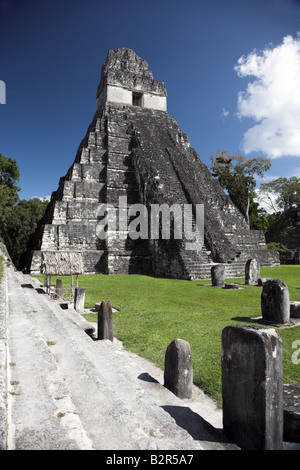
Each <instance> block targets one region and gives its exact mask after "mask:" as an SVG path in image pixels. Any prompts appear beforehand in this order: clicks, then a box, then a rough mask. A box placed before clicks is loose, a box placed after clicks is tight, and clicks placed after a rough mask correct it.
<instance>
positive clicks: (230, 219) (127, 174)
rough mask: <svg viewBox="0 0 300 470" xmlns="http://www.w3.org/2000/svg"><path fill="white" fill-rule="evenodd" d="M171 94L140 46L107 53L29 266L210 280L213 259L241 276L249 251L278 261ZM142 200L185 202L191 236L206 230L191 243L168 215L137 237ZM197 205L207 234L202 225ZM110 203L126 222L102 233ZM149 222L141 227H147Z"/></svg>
mask: <svg viewBox="0 0 300 470" xmlns="http://www.w3.org/2000/svg"><path fill="white" fill-rule="evenodd" d="M166 97H167V91H166V87H165V85H164V83H163V82H159V81H156V80H154V79H153V75H152V72H151V71H150V70H149V68H148V64H147V62H146V61H145V60H144V59H141V58H140V57H138V56H137V55H136V54H135V52H133V51H132V50H130V49H125V48H122V49H116V50H110V51H109V52H108V55H107V59H106V62H105V64H104V65H103V67H102V71H101V81H100V84H99V86H98V90H97V109H96V113H95V115H94V118H93V120H92V122H91V124H90V126H89V127H88V130H87V133H86V135H85V137H84V139H83V140H82V142H81V144H80V145H79V148H78V151H77V154H76V157H75V160H74V163H73V164H72V165H71V167H70V169H69V170H68V172H67V174H66V175H65V176H64V177H62V178H61V179H60V181H59V186H58V189H57V190H56V191H55V192H53V194H52V197H51V201H50V203H49V205H48V208H47V210H46V213H45V215H44V217H43V218H42V220H41V221H40V222H39V224H38V228H37V230H36V232H35V234H34V236H33V237H32V239H31V241H30V244H29V247H28V252H27V268H28V271H29V272H31V273H32V274H39V273H45V274H47V272H49V269H50V268H49V265H51V264H52V268H51V273H52V274H55V273H56V274H68V272H63V271H64V268H63V266H65V265H66V264H68V265H69V270H71V272H72V273H73V271H74V274H75V273H78V272H79V273H80V272H82V273H106V274H127V273H129V274H131V273H142V274H154V275H158V276H166V277H171V278H181V279H201V278H202V279H205V278H209V277H210V275H211V274H210V273H211V267H212V266H213V265H214V264H216V263H223V264H225V265H226V275H227V277H230V276H236V275H239V274H241V275H244V272H245V263H246V261H247V260H248V259H249V258H255V259H256V260H257V261H258V262H259V263H260V265H261V266H270V265H276V264H278V263H279V260H278V256H277V253H276V252H274V251H272V250H268V249H267V246H266V243H265V238H264V235H263V232H261V231H254V230H250V229H249V228H248V226H247V224H246V222H245V220H244V217H243V216H242V215H241V213H240V212H239V211H238V209H237V208H236V207H235V206H234V205H233V203H232V202H231V200H230V198H229V197H228V196H227V195H226V194H225V193H224V191H223V189H222V188H221V186H220V185H219V183H218V181H217V180H216V179H215V178H214V177H213V176H212V175H211V174H210V172H209V170H208V168H207V166H206V165H205V164H203V163H202V162H201V160H200V158H199V156H198V154H197V153H196V151H195V150H194V149H193V148H192V147H191V146H190V143H189V139H188V136H187V135H186V134H185V133H184V132H182V131H181V130H180V128H179V126H178V124H177V122H176V121H175V120H174V119H172V118H171V117H170V116H169V114H168V112H167V98H166ZM120 201H122V208H120ZM136 204H139V206H138V207H140V206H141V205H142V206H143V207H144V208H146V211H147V210H149V212H148V215H149V213H150V210H151V209H152V207H154V206H155V207H161V205H163V204H164V205H165V207H168V208H170V207H172V206H173V205H174V204H176V205H179V207H181V208H182V207H188V208H189V209H190V210H189V211H188V212H187V213H186V214H185V217H186V219H183V220H185V221H186V222H188V223H189V226H190V227H191V228H192V236H193V241H194V242H195V241H196V242H197V240H198V239H199V240H200V238H201V237H202V238H201V243H195V244H194V245H192V246H194V247H196V248H195V249H191V248H190V249H186V247H187V236H186V235H185V236H182V237H181V238H180V237H175V236H172V227H173V228H174V224H175V222H174V215H173V218H172V212H170V214H171V215H170V218H169V219H170V226H171V229H170V233H171V235H170V237H169V238H168V237H163V236H160V235H159V236H156V237H154V236H151V233H150V230H149V231H148V233H147V230H141V234H140V236H135V237H133V236H132V235H130V234H129V230H128V228H129V225H130V223H131V222H132V221H134V220H137V219H136V217H137V214H138V213H136V216H135V217H134V213H133V212H134V211H133V212H132V211H131V210H130V208H132V207H137V206H135V205H136ZM200 205H201V207H203V210H204V212H203V214H204V227H203V233H201V234H200V233H199V229H198V225H197V224H196V212H197V207H199V206H200ZM105 206H107V207H108V206H109V207H112V208H116V210H118V211H119V212H121V210H122V211H123V212H124V214H125V219H124V218H123V219H122V221H123V222H122V223H121V222H120V218H117V217H116V218H115V220H116V223H115V224H109V223H108V221H109V218H107V219H106V220H107V224H106V236H103V233H102V236H101V237H100V236H99V224H100V227H102V225H101V220H102V222H103V216H104V213H103V212H102V211H101V208H103V207H105ZM99 208H100V210H99ZM107 214H108V212H105V215H107ZM124 214H123V215H124ZM124 220H126V221H127V224H125V225H124ZM147 220H148V222H147V221H145V224H146V223H147V224H150V222H149V217H148V219H147ZM162 223H164V222H161V224H162ZM103 225H104V224H103ZM141 225H142V224H140V227H141ZM146 228H147V227H146ZM144 229H145V226H144ZM137 232H138V230H136V232H135V233H137ZM199 240H198V241H199ZM51 260H52V261H51ZM72 266H73V267H72ZM47 270H48V271H47Z"/></svg>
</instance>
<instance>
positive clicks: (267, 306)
mask: <svg viewBox="0 0 300 470" xmlns="http://www.w3.org/2000/svg"><path fill="white" fill-rule="evenodd" d="M261 312H262V317H263V320H265V321H267V322H271V323H288V322H289V320H290V297H289V290H288V287H287V285H286V284H285V282H284V281H282V280H281V279H270V280H269V281H267V282H266V283H265V284H264V286H263V289H262V293H261Z"/></svg>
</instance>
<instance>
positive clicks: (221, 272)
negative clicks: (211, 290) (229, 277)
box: [211, 264, 225, 287]
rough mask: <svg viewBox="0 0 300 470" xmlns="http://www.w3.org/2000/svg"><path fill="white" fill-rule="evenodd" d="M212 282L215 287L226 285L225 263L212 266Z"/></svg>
mask: <svg viewBox="0 0 300 470" xmlns="http://www.w3.org/2000/svg"><path fill="white" fill-rule="evenodd" d="M211 283H212V285H213V286H214V287H224V284H225V266H224V265H223V264H217V265H215V266H213V267H212V268H211Z"/></svg>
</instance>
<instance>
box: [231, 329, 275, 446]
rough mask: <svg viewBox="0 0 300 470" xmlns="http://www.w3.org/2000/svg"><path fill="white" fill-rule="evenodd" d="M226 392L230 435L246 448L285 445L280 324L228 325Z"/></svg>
mask: <svg viewBox="0 0 300 470" xmlns="http://www.w3.org/2000/svg"><path fill="white" fill-rule="evenodd" d="M222 397H223V429H224V434H225V435H226V436H227V437H228V438H229V439H230V440H232V441H233V442H235V443H236V444H237V445H238V446H240V447H241V448H242V449H244V450H275V449H281V448H282V444H283V403H282V342H281V338H280V336H279V334H278V333H277V332H276V331H275V330H274V329H272V328H260V327H255V326H241V325H232V326H228V327H226V328H224V330H223V332H222Z"/></svg>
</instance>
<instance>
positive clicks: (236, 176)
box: [211, 150, 271, 226]
mask: <svg viewBox="0 0 300 470" xmlns="http://www.w3.org/2000/svg"><path fill="white" fill-rule="evenodd" d="M270 167H271V161H270V160H269V159H267V158H263V157H257V158H252V159H246V158H245V157H244V156H243V155H240V154H236V155H229V154H228V152H227V151H224V150H218V151H217V152H216V154H215V155H214V156H211V172H212V174H213V176H215V177H216V178H217V179H218V181H219V183H220V184H221V186H222V188H223V189H225V190H226V191H227V192H228V195H229V196H230V198H231V200H232V202H233V203H234V205H235V206H236V207H237V208H238V209H239V210H240V212H241V213H242V214H243V216H244V217H245V220H246V222H247V224H248V225H249V226H250V225H251V223H250V222H251V215H252V216H253V217H252V219H253V221H254V220H255V218H257V211H258V204H257V203H256V202H255V196H256V194H255V187H256V180H255V175H257V176H260V177H263V176H264V173H265V172H266V171H268V170H269V169H270Z"/></svg>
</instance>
